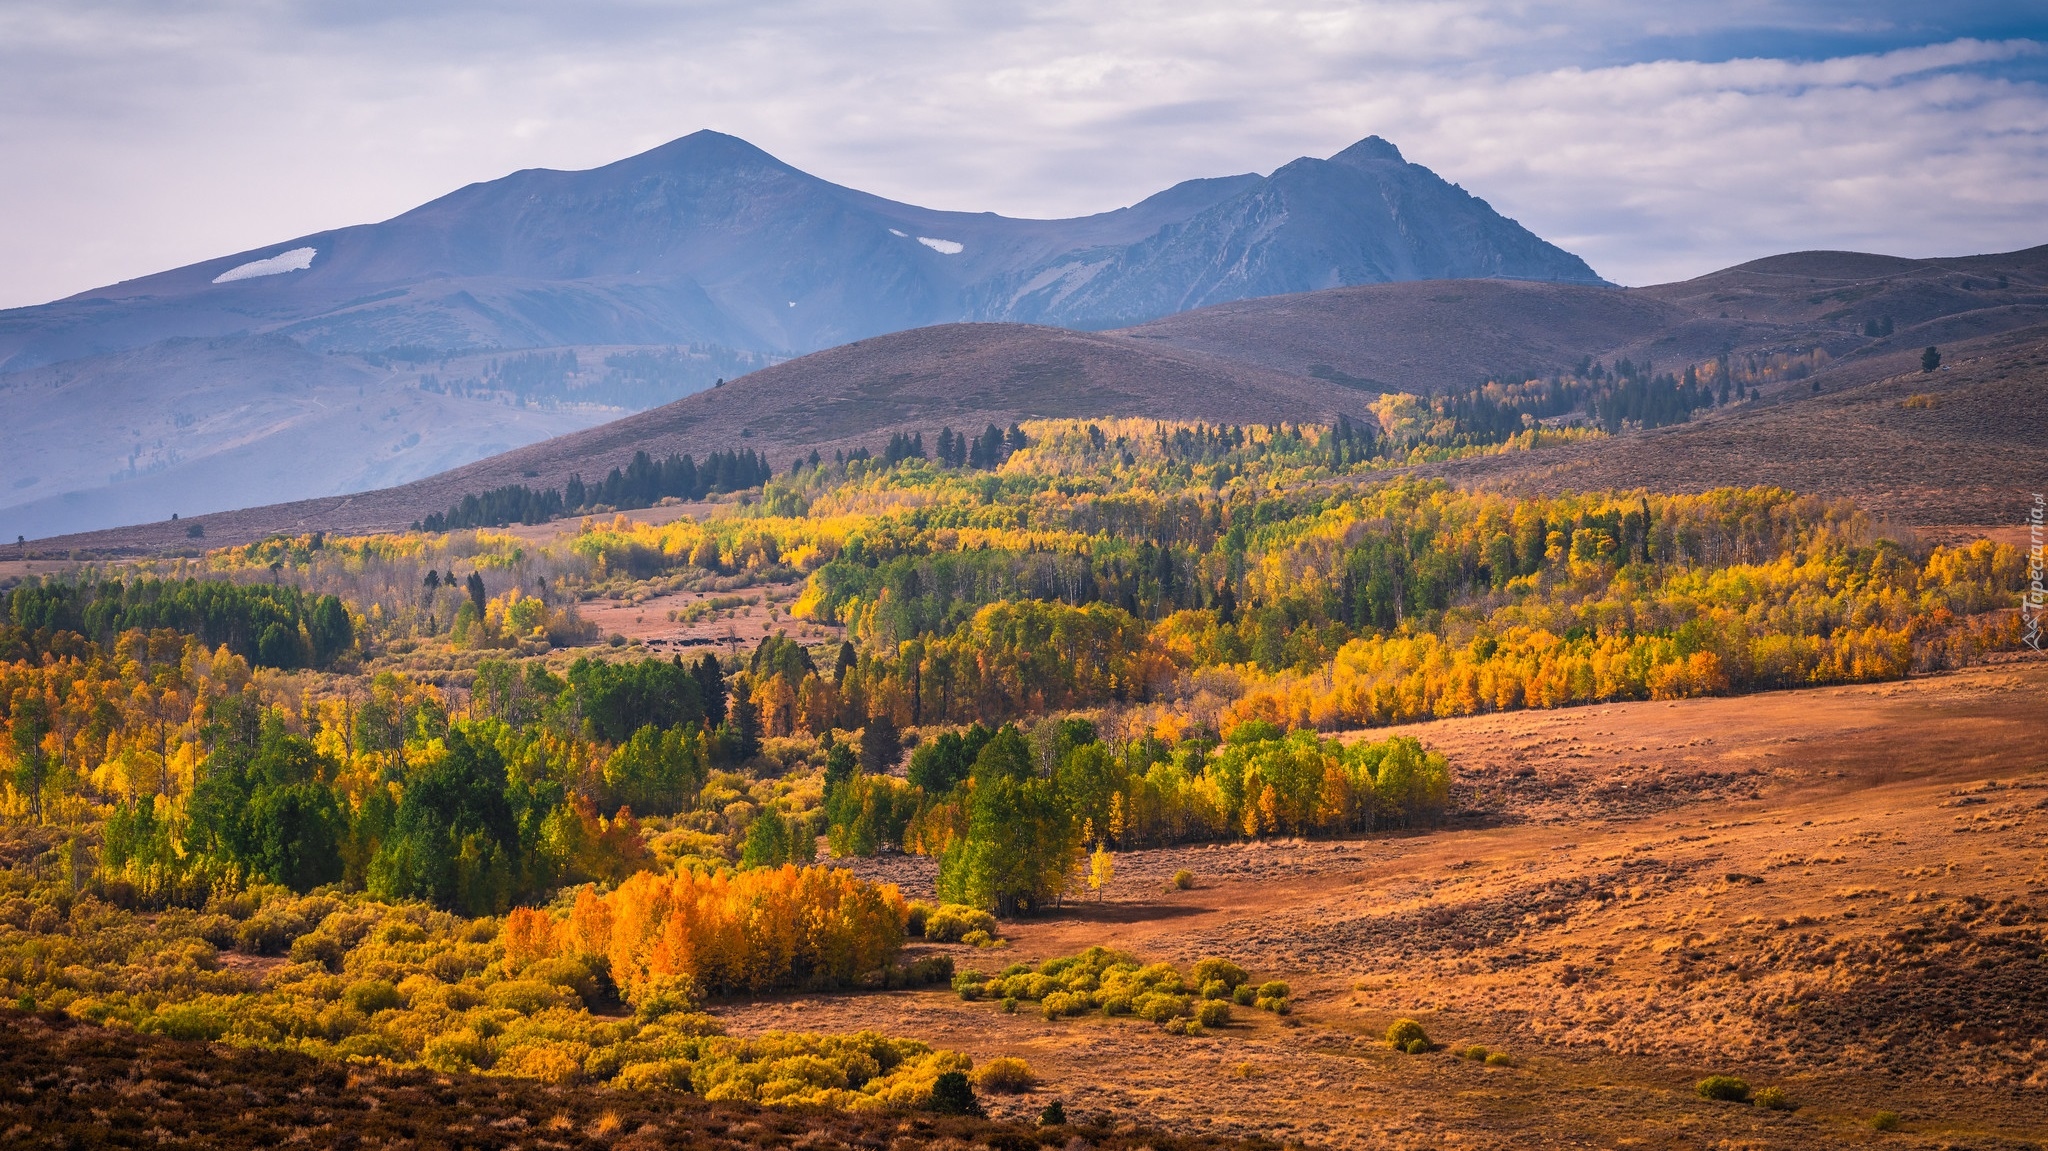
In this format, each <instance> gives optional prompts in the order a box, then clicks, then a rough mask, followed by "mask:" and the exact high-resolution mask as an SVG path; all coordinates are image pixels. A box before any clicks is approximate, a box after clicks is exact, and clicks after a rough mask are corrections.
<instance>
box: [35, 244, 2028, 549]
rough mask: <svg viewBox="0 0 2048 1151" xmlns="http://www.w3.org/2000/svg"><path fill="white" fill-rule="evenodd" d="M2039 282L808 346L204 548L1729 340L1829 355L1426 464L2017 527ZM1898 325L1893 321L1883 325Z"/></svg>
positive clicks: (1316, 404) (1396, 298) (1320, 297)
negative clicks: (1604, 432)
mask: <svg viewBox="0 0 2048 1151" xmlns="http://www.w3.org/2000/svg"><path fill="white" fill-rule="evenodd" d="M2044 285H2048V248H2037V249H2031V250H2028V251H2024V252H2017V253H2009V254H2005V255H1992V256H1978V257H1964V258H1958V259H1952V260H1923V261H1904V260H1892V259H1890V258H1887V257H1868V256H1862V255H1857V254H1853V253H1799V254H1794V255H1788V256H1781V257H1772V258H1770V259H1767V260H1761V261H1756V262H1753V263H1750V264H1745V265H1741V266H1739V267H1736V268H1731V269H1727V270H1725V271H1721V272H1716V273H1713V274H1711V275H1709V276H1705V277H1701V278H1700V279H1698V280H1693V281H1687V282H1685V283H1681V284H1671V285H1660V286H1657V287H1653V288H1644V289H1631V290H1626V291H1623V290H1617V289H1609V288H1595V287H1583V286H1573V285H1557V284H1543V283H1512V282H1500V281H1455V282H1442V281H1439V282H1435V283H1403V284H1387V285H1378V286H1371V287H1353V288H1342V289H1334V290H1330V291H1324V292H1315V293H1308V294H1302V295H1294V296H1285V297H1275V298H1270V299H1262V300H1253V301H1241V302H1234V303H1230V304H1224V305H1218V306H1215V307H1211V308H1206V309H1201V310H1199V311H1194V312H1189V313H1186V314H1184V315H1179V316H1175V317H1171V318H1168V319H1164V320H1158V321H1154V322H1152V323H1148V324H1144V325H1139V326H1137V327H1133V328H1128V329H1122V330H1118V331H1112V332H1103V333H1084V332H1075V331H1068V330H1062V329H1057V328H1051V327H1043V326H1032V325H1017V324H962V325H943V326H936V327H930V328H922V329H915V330H912V331H907V332H900V333H895V334H891V335H888V336H883V337H876V338H873V339H867V340H860V341H855V342H853V343H850V344H847V345H845V346H842V347H838V348H834V349H830V350H828V351H825V352H821V353H816V354H813V355H810V356H805V357H801V358H798V359H795V360H791V361H788V362H785V363H782V364H778V365H775V366H773V367H770V368H767V369H763V370H761V371H758V372H754V373H752V374H750V375H747V376H744V377H741V378H739V379H735V380H733V381H731V382H729V383H727V384H726V385H725V386H723V387H719V388H714V389H710V390H707V391H704V392H700V393H698V394H696V395H693V396H689V397H686V398H684V399H682V400H678V401H676V402H674V403H671V404H667V405H664V406H662V407H660V408H656V409H652V410H649V411H646V412H641V413H638V414H636V415H633V416H630V417H627V418H625V419H622V420H618V421H614V422H612V423H608V424H604V425H600V426H598V427H593V428H588V429H585V430H581V431H577V432H572V433H570V434H567V435H564V436H560V437H557V438H554V439H551V440H547V441H544V442H542V443H537V444H532V445H528V446H526V447H522V448H518V449H515V450H513V451H511V452H507V453H504V454H502V455H498V456H494V457H491V458H488V459H484V460H480V461H477V462H475V463H471V464H468V465H465V466H463V467H460V468H457V469H454V470H451V471H447V472H443V473H441V474H438V475H436V476H433V477H430V478H427V479H424V480H420V481H416V482H413V483H409V484H405V485H400V486H397V487H391V488H386V489H382V490H378V491H371V492H364V493H360V494H357V495H352V496H345V497H336V498H329V499H322V500H308V501H298V502H294V503H285V504H275V505H265V506H257V507H249V508H245V509H243V510H239V511H234V512H223V513H216V514H210V515H207V516H206V517H204V522H205V524H206V531H207V537H206V538H207V540H208V541H209V542H213V541H216V540H241V539H247V538H256V537H259V536H261V535H263V534H266V533H271V532H298V531H307V530H313V529H316V528H319V529H326V530H340V531H361V530H368V529H375V528H395V527H401V526H403V525H405V524H408V523H410V522H412V521H413V520H416V519H419V518H422V517H423V516H425V515H426V514H428V513H431V512H435V511H441V510H444V509H446V508H447V507H448V506H449V505H450V504H452V503H453V502H455V501H456V500H457V499H459V498H460V497H461V496H463V495H465V494H468V493H471V492H477V491H482V490H485V489H488V488H491V487H496V486H499V485H501V484H506V483H527V484H530V485H534V486H549V485H554V484H558V483H560V482H562V481H563V480H565V479H566V478H567V476H568V475H569V474H571V473H572V472H580V473H581V474H583V475H584V476H586V477H595V476H599V475H602V474H603V473H604V472H605V471H606V470H608V469H609V468H611V467H614V466H621V465H623V464H624V463H626V462H627V460H629V459H630V458H631V456H632V454H633V452H635V451H638V450H647V451H650V452H655V453H657V454H659V453H665V452H671V451H674V452H691V453H693V454H696V455H698V456H699V457H701V456H703V455H705V454H707V453H709V452H712V451H721V450H726V449H732V448H740V447H749V448H753V449H755V450H757V451H760V452H762V453H764V454H765V455H767V457H768V458H769V459H770V460H771V461H772V462H774V463H775V464H776V465H777V466H782V465H783V464H784V463H785V462H786V461H787V460H788V459H789V458H791V457H792V456H794V455H795V454H797V453H798V452H800V451H808V450H811V449H813V448H817V449H820V450H822V451H824V452H825V453H826V454H830V453H831V452H832V451H833V450H834V449H835V448H851V447H854V446H867V447H869V448H872V449H879V448H880V446H881V445H882V444H883V443H884V442H885V441H886V440H887V438H888V436H889V435H890V434H891V433H892V432H895V431H899V430H903V431H923V432H925V433H926V435H927V439H928V440H929V438H930V436H931V435H932V434H933V433H936V432H937V431H938V429H939V428H940V427H941V426H945V425H950V426H952V427H954V428H955V429H956V430H958V429H974V428H979V427H980V426H982V425H984V424H985V423H988V422H994V423H998V424H1006V423H1008V422H1010V421H1012V420H1019V419H1029V418H1034V417H1042V416H1046V417H1049V416H1096V415H1101V416H1109V415H1135V416H1153V417H1158V418H1174V419H1198V420H1210V421H1218V422H1231V423H1246V422H1265V421H1274V420H1303V421H1321V420H1326V419H1329V418H1330V417H1331V416H1333V415H1336V414H1349V415H1352V416H1354V417H1363V416H1364V414H1365V413H1366V411H1367V410H1368V409H1369V407H1370V405H1371V403H1372V401H1373V400H1374V399H1375V398H1376V397H1377V396H1378V395H1379V393H1380V392H1381V391H1382V390H1385V389H1398V390H1409V391H1416V392H1429V391H1435V390H1440V389H1443V388H1446V387H1452V386H1470V385H1471V384H1473V383H1475V382H1477V381H1478V380H1480V379H1483V378H1486V376H1488V375H1489V374H1493V373H1499V372H1502V371H1504V370H1506V369H1508V368H1512V369H1514V370H1515V371H1518V372H1526V373H1529V374H1531V375H1541V374H1546V373H1548V372H1552V371H1557V370H1561V369H1564V368H1567V367H1569V366H1571V365H1574V364H1577V363H1578V362H1580V361H1581V360H1582V359H1584V358H1586V357H1592V358H1594V359H1601V360H1608V361H1612V360H1614V359H1618V358H1620V357H1623V356H1629V357H1636V358H1638V359H1653V360H1654V361H1655V362H1656V363H1658V364H1659V365H1660V366H1661V367H1662V368H1664V369H1667V370H1677V369H1680V368H1682V367H1683V366H1684V365H1686V364H1688V363H1693V362H1698V361H1701V360H1704V359H1709V358H1713V357H1715V356H1720V355H1729V356H1737V357H1739V356H1756V357H1759V358H1760V359H1768V358H1769V357H1772V356H1780V355H1797V356H1801V357H1805V359H1806V362H1810V363H1813V364H1816V365H1818V366H1817V367H1816V368H1815V369H1814V370H1812V371H1811V372H1810V373H1807V374H1801V375H1798V377H1797V378H1796V379H1795V378H1791V377H1790V376H1787V377H1785V378H1781V379H1778V380H1776V381H1775V382H1768V383H1767V384H1766V386H1765V390H1764V396H1765V401H1766V402H1764V403H1762V404H1760V405H1755V406H1749V407H1744V408H1741V409H1738V410H1735V411H1727V412H1717V413H1714V414H1712V415H1709V416H1706V417H1705V418H1700V419H1696V420H1695V421H1693V422H1692V423H1690V424H1687V425H1684V426H1682V427H1678V428H1667V429H1662V430H1660V431H1657V432H1652V433H1629V434H1624V435H1622V436H1619V437H1616V438H1613V439H1611V440H1605V441H1599V442H1596V443H1592V444H1586V445H1580V446H1576V447H1572V448H1568V449H1560V450H1555V451H1546V452H1536V453H1528V454H1523V455H1517V456H1509V457H1496V458H1492V459H1488V460H1481V461H1468V462H1466V463H1463V464H1457V465H1446V466H1442V467H1439V468H1435V469H1431V470H1432V471H1436V472H1442V473H1445V474H1449V475H1453V476H1456V477H1459V478H1460V481H1461V482H1474V483H1486V484H1508V485H1512V484H1525V485H1526V484H1533V485H1536V486H1547V487H1551V488H1555V487H1578V488H1586V487H1592V486H1602V487H1616V486H1618V487H1634V486H1638V485H1645V484H1647V485H1651V486H1655V487H1658V488H1659V489H1660V490H1665V489H1668V490H1691V489H1697V488H1699V487H1703V486H1713V485H1715V484H1719V483H1731V482H1738V483H1752V482H1755V483H1775V484H1783V485H1785V486H1789V487H1793V488H1796V489H1800V490H1811V491H1817V492H1822V493H1824V494H1830V495H1850V496H1856V497H1858V498H1864V499H1870V500H1873V501H1874V502H1875V503H1876V506H1878V508H1879V510H1881V511H1884V512H1885V513H1886V514H1891V515H1895V516H1898V517H1899V518H1901V519H1902V520H1904V521H1906V522H1912V523H1922V524H1929V525H1939V524H1954V523H1986V522H1995V521H1996V519H1997V518H1998V515H1997V514H1996V513H1998V511H1999V509H2000V508H2001V507H2002V506H2003V505H2002V504H2001V503H2000V502H1999V501H2000V500H2001V499H2003V498H2004V496H2003V495H2002V494H2001V493H2003V492H2004V490H2005V489H2006V488H2009V487H2011V486H2012V485H2013V484H2015V483H2020V482H2024V481H2021V480H2019V479H2016V478H2015V477H2017V476H2023V475H2041V474H2048V449H2044V448H2043V447H2042V446H2039V445H2037V444H2034V443H2030V442H2028V440H2027V435H2026V432H2027V430H2028V429H2030V428H2031V426H2032V422H2030V421H2028V420H2026V419H2024V418H2016V414H2017V413H2024V412H2032V411H2038V410H2039V406H2040V404H2041V402H2042V401H2041V396H2042V394H2043V391H2044V389H2048V328H2044V327H2043V325H2044V324H2048V290H2044ZM1724 312H1726V313H1727V314H1726V315H1723V313H1724ZM1886 320H1889V321H1890V330H1891V333H1892V334H1890V335H1888V336H1886V335H1871V334H1866V332H1868V331H1870V330H1871V328H1872V327H1873V326H1875V328H1877V329H1878V330H1882V329H1883V328H1884V325H1885V321H1886ZM1933 343H1939V344H1941V345H1942V346H1943V347H1944V355H1945V357H1946V358H1947V362H1948V363H1949V364H1950V365H1951V366H1952V367H1953V368H1954V371H1953V372H1944V373H1939V374H1937V375H1935V376H1932V377H1926V378H1924V379H1923V378H1922V377H1923V374H1922V373H1920V372H1919V371H1918V366H1917V365H1918V358H1919V352H1920V350H1921V349H1922V348H1923V347H1924V346H1926V345H1928V344H1933ZM1934 391H1942V392H1944V393H1952V395H1949V397H1948V398H1947V399H1943V400H1938V401H1937V402H1938V403H1940V404H1942V405H1943V406H1941V407H1938V408H1936V409H1934V410H1933V411H1932V412H1923V411H1920V410H1914V411H1910V412H1908V411H1906V410H1904V409H1901V408H1899V407H1898V403H1899V401H1900V399H1901V398H1902V397H1903V396H1905V395H1908V394H1919V393H1922V392H1934ZM2035 422H2037V421H2035ZM1674 485H1676V486H1675V487H1674ZM1908 489H1910V492H1909V491H1908ZM1887 493H1907V494H1903V495H1899V496H1898V497H1897V498H1893V497H1892V496H1891V495H1888V494H1887ZM2014 514H2017V513H2014ZM189 543H190V541H188V540H187V539H186V538H185V528H184V527H182V526H180V525H173V524H170V523H157V524H153V525H142V526H140V527H135V528H130V529H121V530H118V531H112V532H101V533H91V534H88V535H82V536H75V537H67V538H63V539H53V540H49V541H46V542H44V543H42V544H40V545H39V547H38V550H42V551H44V552H46V553H48V552H62V551H66V550H69V549H71V548H73V547H78V548H87V549H95V548H138V547H140V548H163V547H181V546H189Z"/></svg>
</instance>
